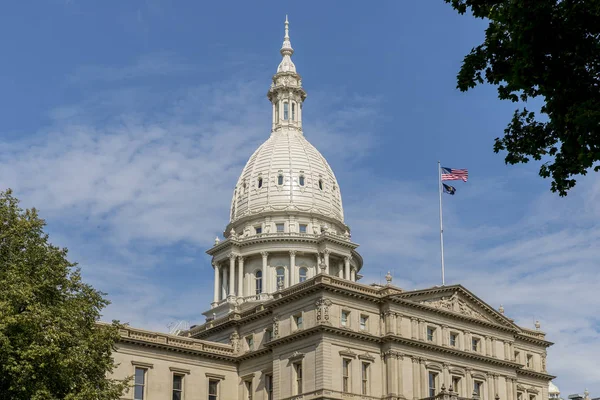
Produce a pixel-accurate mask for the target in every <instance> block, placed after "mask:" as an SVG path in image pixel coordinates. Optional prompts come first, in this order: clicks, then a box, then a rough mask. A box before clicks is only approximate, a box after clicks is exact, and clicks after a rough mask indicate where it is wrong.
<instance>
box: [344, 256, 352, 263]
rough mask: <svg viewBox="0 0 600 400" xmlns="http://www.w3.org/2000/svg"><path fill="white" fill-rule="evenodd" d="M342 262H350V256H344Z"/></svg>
mask: <svg viewBox="0 0 600 400" xmlns="http://www.w3.org/2000/svg"><path fill="white" fill-rule="evenodd" d="M344 261H346V262H350V261H352V256H346V257H344Z"/></svg>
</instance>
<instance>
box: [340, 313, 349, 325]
mask: <svg viewBox="0 0 600 400" xmlns="http://www.w3.org/2000/svg"><path fill="white" fill-rule="evenodd" d="M349 317H350V312H349V311H342V321H341V324H342V326H348V325H349V321H348V318H349Z"/></svg>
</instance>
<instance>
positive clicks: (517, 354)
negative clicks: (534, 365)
mask: <svg viewBox="0 0 600 400" xmlns="http://www.w3.org/2000/svg"><path fill="white" fill-rule="evenodd" d="M520 358H521V353H519V352H518V351H515V361H516V362H521V360H520Z"/></svg>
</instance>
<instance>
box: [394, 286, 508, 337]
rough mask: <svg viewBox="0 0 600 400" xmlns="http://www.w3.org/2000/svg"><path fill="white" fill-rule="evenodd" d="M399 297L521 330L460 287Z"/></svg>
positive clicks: (413, 292) (417, 291)
mask: <svg viewBox="0 0 600 400" xmlns="http://www.w3.org/2000/svg"><path fill="white" fill-rule="evenodd" d="M398 297H400V298H403V299H405V300H409V301H411V302H414V303H417V304H420V305H424V306H427V307H431V308H435V309H438V310H442V311H447V312H451V313H454V314H459V315H462V316H465V317H469V318H473V319H476V320H480V321H482V322H485V323H488V324H494V325H500V326H504V327H510V328H512V329H515V330H519V328H518V327H517V326H516V325H515V324H514V323H513V322H512V321H510V320H509V319H508V318H506V317H505V316H504V315H502V314H500V313H499V312H498V311H496V310H494V309H493V308H492V307H491V306H489V305H488V304H486V303H485V302H483V301H482V300H481V299H479V298H478V297H477V296H475V295H474V294H473V293H471V292H470V291H468V290H467V289H465V288H464V287H462V286H460V285H456V286H446V287H436V288H431V289H425V290H416V291H412V292H404V293H402V294H401V295H398Z"/></svg>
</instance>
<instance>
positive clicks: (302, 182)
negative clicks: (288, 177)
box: [298, 175, 304, 186]
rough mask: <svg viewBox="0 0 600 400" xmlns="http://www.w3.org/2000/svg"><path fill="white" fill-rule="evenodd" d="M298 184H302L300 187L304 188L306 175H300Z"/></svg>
mask: <svg viewBox="0 0 600 400" xmlns="http://www.w3.org/2000/svg"><path fill="white" fill-rule="evenodd" d="M298 183H299V184H300V186H304V175H300V177H299V178H298Z"/></svg>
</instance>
